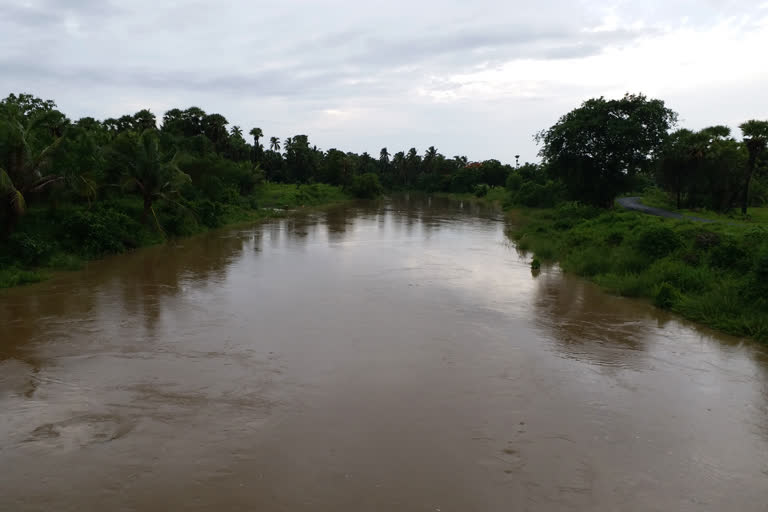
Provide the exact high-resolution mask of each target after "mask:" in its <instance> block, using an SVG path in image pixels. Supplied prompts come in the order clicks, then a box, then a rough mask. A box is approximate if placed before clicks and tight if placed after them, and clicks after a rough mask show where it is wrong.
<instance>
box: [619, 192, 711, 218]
mask: <svg viewBox="0 0 768 512" xmlns="http://www.w3.org/2000/svg"><path fill="white" fill-rule="evenodd" d="M616 201H617V202H618V203H619V204H620V205H621V206H623V207H624V208H626V209H627V210H635V211H638V212H642V213H647V214H648V215H656V216H657V217H666V218H668V219H682V220H690V221H692V222H715V221H714V220H712V219H703V218H701V217H686V216H684V215H682V214H680V213H677V212H671V211H669V210H663V209H661V208H654V207H653V206H646V205H644V204H642V203H641V202H640V198H639V197H621V198H619V199H617V200H616Z"/></svg>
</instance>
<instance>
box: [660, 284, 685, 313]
mask: <svg viewBox="0 0 768 512" xmlns="http://www.w3.org/2000/svg"><path fill="white" fill-rule="evenodd" d="M679 295H680V294H679V293H678V291H677V290H676V289H675V287H674V286H672V285H671V284H669V283H662V284H661V286H659V289H658V291H657V292H656V296H655V297H654V299H653V303H654V304H655V305H656V306H657V307H660V308H661V309H671V308H672V306H674V305H675V302H677V299H678V297H679Z"/></svg>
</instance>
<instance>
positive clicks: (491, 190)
mask: <svg viewBox="0 0 768 512" xmlns="http://www.w3.org/2000/svg"><path fill="white" fill-rule="evenodd" d="M481 194H482V195H477V194H475V193H470V192H466V193H456V192H434V193H432V194H431V195H433V196H435V197H445V198H448V199H455V200H461V201H470V202H475V203H482V204H494V203H495V204H498V205H500V206H501V205H503V204H504V202H505V201H506V200H507V198H508V197H509V194H508V193H507V189H506V188H504V187H488V188H487V189H486V190H484V191H483V192H481Z"/></svg>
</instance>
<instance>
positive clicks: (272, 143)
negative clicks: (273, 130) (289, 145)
mask: <svg viewBox="0 0 768 512" xmlns="http://www.w3.org/2000/svg"><path fill="white" fill-rule="evenodd" d="M269 149H271V150H272V151H280V139H278V138H277V137H270V138H269Z"/></svg>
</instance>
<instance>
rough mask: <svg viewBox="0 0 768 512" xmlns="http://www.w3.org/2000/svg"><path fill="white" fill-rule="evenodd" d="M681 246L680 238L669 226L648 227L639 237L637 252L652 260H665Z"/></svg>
mask: <svg viewBox="0 0 768 512" xmlns="http://www.w3.org/2000/svg"><path fill="white" fill-rule="evenodd" d="M680 246H682V241H681V240H680V237H679V236H678V235H677V233H675V231H674V230H672V229H671V228H669V227H667V226H662V225H657V226H648V227H646V228H644V229H642V230H641V231H640V232H639V234H638V236H637V244H636V247H637V250H638V251H640V252H642V253H644V254H645V255H647V256H650V257H652V258H663V257H664V256H666V255H668V254H670V253H672V252H673V251H675V249H677V248H679V247H680Z"/></svg>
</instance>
